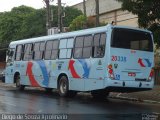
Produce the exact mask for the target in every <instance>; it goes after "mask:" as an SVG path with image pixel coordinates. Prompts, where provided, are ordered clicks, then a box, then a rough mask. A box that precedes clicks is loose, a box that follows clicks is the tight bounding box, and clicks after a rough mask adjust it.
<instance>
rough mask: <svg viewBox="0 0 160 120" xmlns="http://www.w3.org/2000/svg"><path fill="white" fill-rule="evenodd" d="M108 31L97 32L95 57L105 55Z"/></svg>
mask: <svg viewBox="0 0 160 120" xmlns="http://www.w3.org/2000/svg"><path fill="white" fill-rule="evenodd" d="M105 43H106V33H99V34H95V36H94V44H93V57H103V56H104V53H105Z"/></svg>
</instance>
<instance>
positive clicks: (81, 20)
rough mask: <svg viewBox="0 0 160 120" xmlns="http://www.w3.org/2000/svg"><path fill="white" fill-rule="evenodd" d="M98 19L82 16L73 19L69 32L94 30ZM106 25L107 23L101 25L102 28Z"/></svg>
mask: <svg viewBox="0 0 160 120" xmlns="http://www.w3.org/2000/svg"><path fill="white" fill-rule="evenodd" d="M95 23H96V19H95V17H92V16H91V17H88V18H87V17H86V16H84V15H80V16H78V17H76V18H75V19H73V21H72V22H71V24H70V25H69V30H70V31H74V30H82V29H85V28H93V27H95V26H96V24H95ZM103 25H105V23H100V26H103Z"/></svg>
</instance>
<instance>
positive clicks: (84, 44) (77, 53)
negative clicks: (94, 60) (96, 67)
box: [74, 35, 93, 58]
mask: <svg viewBox="0 0 160 120" xmlns="http://www.w3.org/2000/svg"><path fill="white" fill-rule="evenodd" d="M92 41H93V37H92V35H86V36H80V37H76V39H75V47H74V58H89V57H90V56H91V50H92Z"/></svg>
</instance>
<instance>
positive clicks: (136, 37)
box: [111, 28, 153, 52]
mask: <svg viewBox="0 0 160 120" xmlns="http://www.w3.org/2000/svg"><path fill="white" fill-rule="evenodd" d="M111 46H112V47H115V48H124V49H132V50H141V51H150V52H153V43H152V37H151V34H150V33H148V32H143V31H138V30H132V29H124V28H114V29H113V32H112V42H111Z"/></svg>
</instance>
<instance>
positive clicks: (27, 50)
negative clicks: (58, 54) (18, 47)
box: [23, 43, 33, 60]
mask: <svg viewBox="0 0 160 120" xmlns="http://www.w3.org/2000/svg"><path fill="white" fill-rule="evenodd" d="M32 48H33V44H31V43H27V44H25V45H24V55H23V60H31V59H32Z"/></svg>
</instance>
